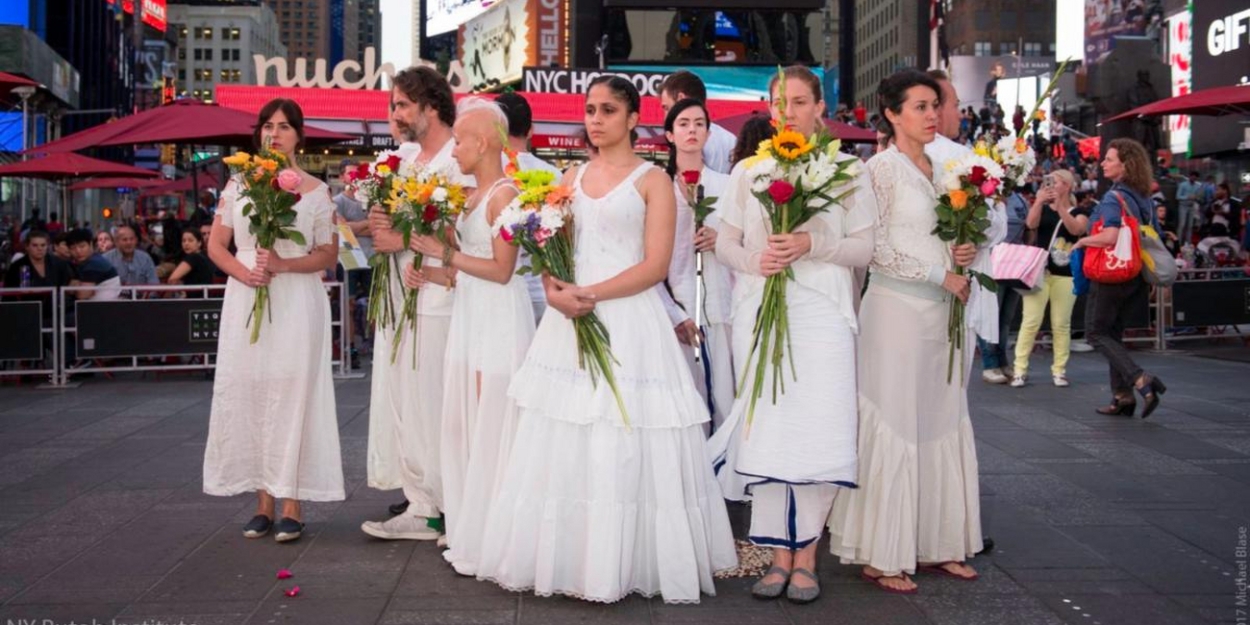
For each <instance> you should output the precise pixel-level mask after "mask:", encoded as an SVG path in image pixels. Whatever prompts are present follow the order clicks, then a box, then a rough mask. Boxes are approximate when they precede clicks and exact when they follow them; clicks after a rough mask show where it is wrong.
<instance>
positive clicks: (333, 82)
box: [252, 47, 395, 89]
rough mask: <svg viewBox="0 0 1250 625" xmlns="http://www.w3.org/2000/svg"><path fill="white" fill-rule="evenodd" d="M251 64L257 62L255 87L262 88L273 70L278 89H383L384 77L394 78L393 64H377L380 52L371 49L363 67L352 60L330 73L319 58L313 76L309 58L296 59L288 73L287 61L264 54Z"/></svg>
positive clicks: (341, 64)
mask: <svg viewBox="0 0 1250 625" xmlns="http://www.w3.org/2000/svg"><path fill="white" fill-rule="evenodd" d="M252 61H253V62H254V63H256V84H257V85H258V86H261V87H264V86H265V84H266V82H267V81H268V79H269V70H270V68H272V69H273V70H274V74H275V79H276V80H275V81H274V82H275V83H277V85H278V86H279V87H323V88H326V89H330V88H334V87H337V88H339V89H381V88H382V77H383V76H386V77H387V79H388V82H389V79H390V77H391V76H394V75H395V67H394V66H392V65H391V64H390V63H383V64H381V65H378V64H377V51H376V50H375V49H373V48H372V47H370V48H365V63H364V66H363V67H362V66H361V64H360V63H357V62H356V61H353V60H350V59H349V60H345V61H343V62H341V63H339V64H338V65H335V66H334V69H333V70H332V71H331V72H329V73H327V71H326V60H325V59H316V60H315V61H313V75H312V76H309V75H308V60H307V59H295V71H294V73H288V72H287V64H286V59H284V58H282V57H274V58H272V59H267V58H265V56H264V55H262V54H255V55H252ZM348 72H351V76H348Z"/></svg>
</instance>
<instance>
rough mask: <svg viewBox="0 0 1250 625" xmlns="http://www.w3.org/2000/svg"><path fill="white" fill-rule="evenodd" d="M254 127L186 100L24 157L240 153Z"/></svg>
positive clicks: (231, 113)
mask: <svg viewBox="0 0 1250 625" xmlns="http://www.w3.org/2000/svg"><path fill="white" fill-rule="evenodd" d="M255 124H256V116H255V115H252V114H251V113H246V112H244V111H240V110H238V109H232V108H226V107H224V106H217V105H216V104H204V103H203V102H200V101H199V100H196V99H193V98H188V99H183V100H178V101H176V102H174V103H173V104H167V105H165V106H161V107H157V108H153V109H148V110H146V111H143V112H140V113H136V114H134V115H129V116H126V117H123V118H121V119H118V120H116V121H113V122H109V123H106V124H102V125H100V126H95V127H92V128H88V129H87V130H84V131H82V132H77V133H74V134H72V135H69V136H68V137H61V138H60V139H57V140H56V141H50V142H48V143H45V144H43V145H37V146H35V147H33V148H30V149H29V150H27V152H38V153H42V154H47V153H52V152H75V151H78V150H85V149H87V148H95V147H107V146H124V145H140V144H151V143H181V144H190V145H229V146H240V147H244V146H251V145H252V131H253V130H254V129H255V127H256V126H255ZM304 131H305V132H304V134H305V140H306V141H307V142H308V143H310V144H327V143H338V142H340V141H348V140H350V139H353V138H354V137H353V136H351V135H345V134H342V133H338V132H331V131H329V130H323V129H321V128H317V127H315V126H305V127H304Z"/></svg>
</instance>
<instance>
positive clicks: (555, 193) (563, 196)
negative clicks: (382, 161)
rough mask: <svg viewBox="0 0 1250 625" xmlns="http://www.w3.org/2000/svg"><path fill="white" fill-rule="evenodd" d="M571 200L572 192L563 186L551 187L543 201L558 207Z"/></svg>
mask: <svg viewBox="0 0 1250 625" xmlns="http://www.w3.org/2000/svg"><path fill="white" fill-rule="evenodd" d="M572 198H573V190H572V189H570V188H568V187H565V186H555V187H552V189H551V191H548V192H547V197H546V198H545V199H544V201H545V202H546V203H547V204H550V205H552V206H559V205H560V204H563V203H564V202H567V201H569V200H571V199H572Z"/></svg>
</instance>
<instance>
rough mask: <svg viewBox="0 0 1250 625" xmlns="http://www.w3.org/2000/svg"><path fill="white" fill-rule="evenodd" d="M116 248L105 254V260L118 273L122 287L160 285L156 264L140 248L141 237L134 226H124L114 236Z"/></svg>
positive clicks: (118, 228) (119, 227)
mask: <svg viewBox="0 0 1250 625" xmlns="http://www.w3.org/2000/svg"><path fill="white" fill-rule="evenodd" d="M113 243H114V245H115V247H114V248H113V249H111V250H109V251H107V252H105V253H104V258H105V260H107V261H109V262H110V263H112V265H113V269H115V270H116V271H117V276H118V278H120V279H121V281H122V286H145V285H149V284H160V280H158V279H157V278H156V263H153V262H152V257H151V256H149V255H148V253H147V252H145V251H143V250H141V249H138V248H139V235H138V234H137V233H136V232H135V229H134V226H131V225H129V224H123V225H120V226H118V227H117V231H116V233H115V234H114V235H113Z"/></svg>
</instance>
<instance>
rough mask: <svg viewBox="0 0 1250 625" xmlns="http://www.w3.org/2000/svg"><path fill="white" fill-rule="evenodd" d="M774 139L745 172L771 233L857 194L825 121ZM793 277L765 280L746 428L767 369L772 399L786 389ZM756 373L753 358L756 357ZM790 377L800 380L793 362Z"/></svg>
mask: <svg viewBox="0 0 1250 625" xmlns="http://www.w3.org/2000/svg"><path fill="white" fill-rule="evenodd" d="M785 84H786V81H785V76H781V79H780V80H779V81H778V85H779V86H780V90H781V93H780V94H779V98H780V108H781V111H782V116H783V117H784V115H785ZM774 126H776V127H777V128H778V130H777V132H776V134H774V135H773V137H772V138H771V139H766V140H764V141H762V142H760V145H759V150H758V151H757V152H756V153H755V156H752V157H751V158H750V159H748V163H747V167H748V169H747V171H746V176H747V179H748V180H750V181H751V194H752V195H754V196H755V197H756V199H758V200H759V202H760V205H761V206H763V208H764V213H765V217H766V218H767V220H768V225H769V232H770V233H771V234H790V233H793V232H794V231H795V229H796V228H798V227H799V226H802V225H803V224H805V223H807V222H808V221H809V220H811V219H812V218H813V217H815V216H816V215H818V214H820V213H823V212H826V211H828V210H830V209H831V208H832V207H833V206H834V205H835V204H837V203H839V202H841V201H842V200H843V199H845V198H846V197H847V196H849V195H850V194H852V193H853V192H854V187H853V186H852V185H853V182H854V180H855V176H856V175H857V174H858V172H859V160H858V159H855V158H852V157H844V158H843V157H839V154H838V151H839V150H840V148H841V145H842V144H841V142H840V141H838V140H836V139H834V138H833V137H831V136H830V135H829V134H828V132H826V131H825V129H824V125H823V124H822V125H821V129H820V130H819V131H817V133H816V134H814V135H812V136H811V137H804V136H803V134H802V133H800V132H797V131H795V130H793V129H792V128H790V127H789V126H786V125H784V124H779V123H777V122H776V121H774ZM793 279H794V268H793V267H787V268H786V269H785V270H784V271H782V272H781V273H778V274H774V275H772V276H769V277H768V278H767V279H766V280H765V283H764V298H763V301H762V302H761V303H760V308H759V312H758V313H757V316H756V319H755V329H754V331H753V333H752V336H751V352H750V354H749V355H748V356H747V366H746V367H744V373H743V380H742V383H741V384H739V388H744V387H745V386H746V378H747V377H748V376H751V377H753V380H752V384H751V387H750V389H751V390H750V393H751V396H750V397H751V400H750V404H749V406H748V408H747V427H748V428H750V426H751V422H752V421H753V419H754V416H755V405H756V402H757V401H758V400H759V398H760V396H761V395H763V392H764V374H765V371H766V367H767V366H768V365H770V364H771V365H772V368H773V371H772V387H773V403H774V404H775V403H777V394H778V393H779V392H780V393H785V381H784V380H783V377H784V376H783V375H782V368H783V365H784V362H785V358H786V354H787V351H788V350H790V349H791V345H790V325H789V321H788V316H789V313H788V305H787V303H786V285H787V283H788V282H789V281H790V280H793ZM757 354H758V356H759V358H758V359H756V360H755V367H754V372H753V373H752V370H751V366H750V365H751V361H752V359H755V358H756V356H757ZM790 371H791V375H792V376H794V378H795V379H798V372H797V371H795V369H794V360H793V356H792V355H791V360H790Z"/></svg>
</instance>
